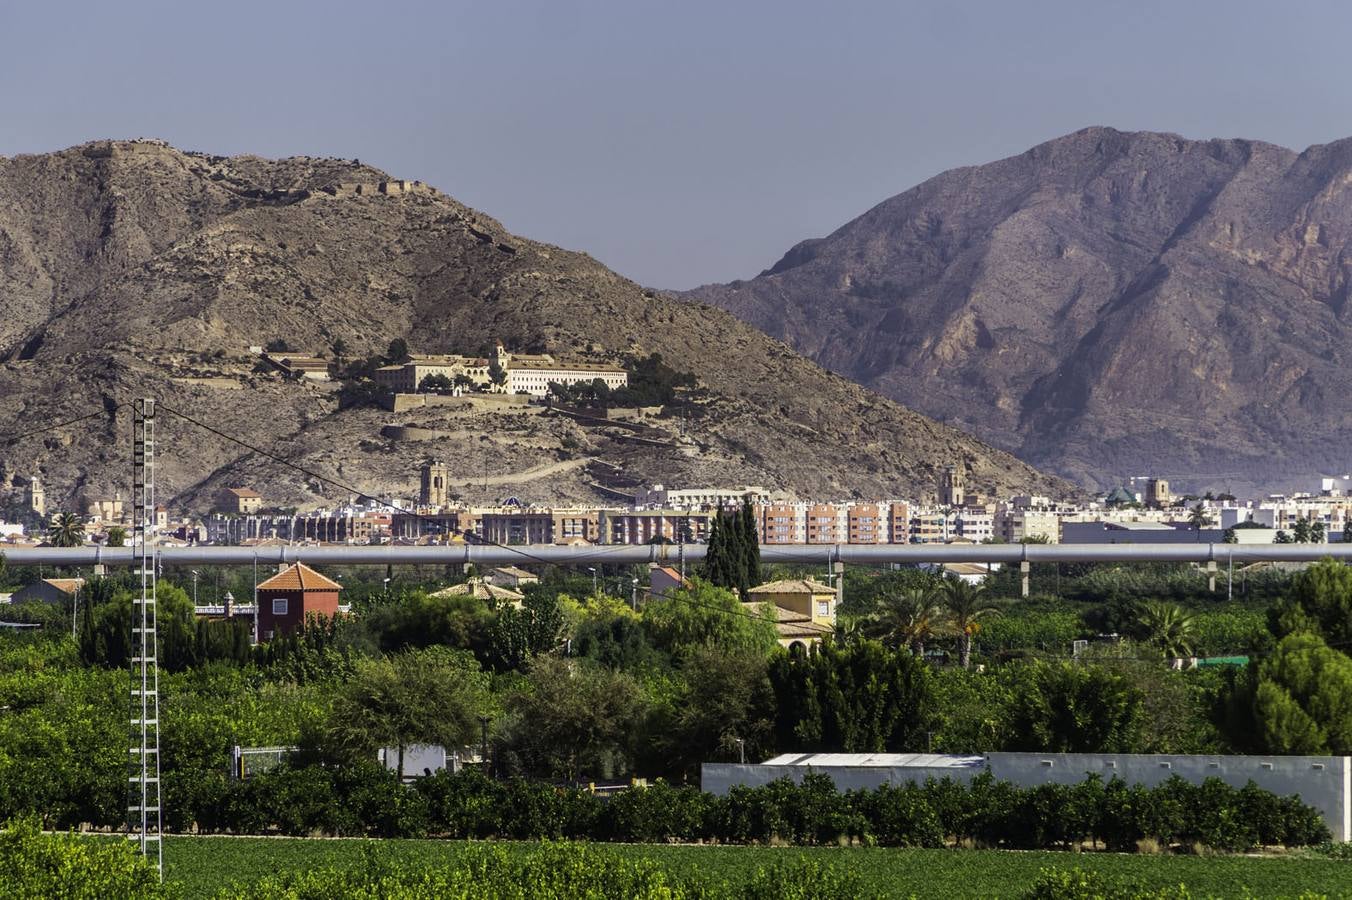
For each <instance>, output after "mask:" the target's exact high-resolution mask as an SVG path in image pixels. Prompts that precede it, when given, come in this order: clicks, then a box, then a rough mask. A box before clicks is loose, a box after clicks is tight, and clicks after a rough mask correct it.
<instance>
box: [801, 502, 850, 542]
mask: <svg viewBox="0 0 1352 900" xmlns="http://www.w3.org/2000/svg"><path fill="white" fill-rule="evenodd" d="M806 515H807V543H809V544H843V543H845V541H844V540H843V538H844V537H845V535H844V534H842V533H841V531H842V529H841V527H840V526H841V518H842V516H841V514H840V509H839V508H838V507H836V505H835V504H833V503H812V504H809V505H808V508H807V514H806Z"/></svg>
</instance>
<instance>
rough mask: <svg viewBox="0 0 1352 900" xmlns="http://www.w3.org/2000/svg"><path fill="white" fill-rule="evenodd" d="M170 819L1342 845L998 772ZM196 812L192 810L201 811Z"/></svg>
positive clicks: (495, 795)
mask: <svg viewBox="0 0 1352 900" xmlns="http://www.w3.org/2000/svg"><path fill="white" fill-rule="evenodd" d="M197 788H198V790H197V791H195V792H194V793H192V794H191V795H189V794H188V793H186V792H179V791H176V792H175V794H176V796H177V797H178V801H179V802H180V803H181V804H185V805H182V806H180V807H179V808H177V809H174V808H173V807H170V816H171V818H170V820H169V824H170V826H171V827H173V828H175V829H177V830H184V829H186V828H188V827H189V826H191V825H193V824H195V826H196V828H197V829H198V830H200V831H204V832H229V833H237V834H259V833H281V834H288V835H308V834H319V833H323V834H337V835H351V836H357V835H366V836H377V837H424V836H436V837H446V838H458V839H484V838H512V839H519V840H537V839H543V840H589V841H621V842H629V843H662V842H668V841H679V842H718V843H732V844H752V843H767V842H770V841H772V840H773V841H781V842H786V843H791V844H799V845H835V844H838V843H842V842H858V843H863V844H877V845H881V846H889V847H941V846H944V845H945V844H946V843H949V842H963V841H967V842H972V843H976V844H981V845H985V846H991V847H1009V848H1018V849H1038V848H1069V847H1073V846H1078V845H1080V844H1083V843H1092V844H1095V845H1100V846H1104V847H1107V848H1109V849H1112V850H1123V851H1132V850H1135V849H1136V847H1137V842H1139V841H1142V840H1144V839H1150V840H1153V841H1154V842H1155V843H1157V844H1159V845H1161V846H1170V845H1182V846H1191V845H1193V844H1203V845H1206V846H1208V847H1212V848H1215V849H1218V850H1227V851H1243V850H1248V849H1250V848H1252V847H1256V846H1260V845H1277V844H1281V845H1285V846H1306V845H1310V844H1318V843H1320V842H1323V841H1326V840H1328V838H1329V832H1328V829H1327V828H1326V827H1325V826H1324V823H1323V821H1322V820H1321V818H1320V816H1319V814H1318V812H1316V811H1315V810H1314V809H1312V808H1310V807H1309V806H1306V805H1305V804H1304V803H1302V802H1301V801H1300V800H1299V799H1297V798H1283V797H1278V796H1276V795H1275V794H1272V793H1270V792H1268V791H1265V790H1262V789H1260V788H1258V787H1257V786H1256V785H1254V784H1252V783H1250V784H1248V785H1247V786H1246V787H1244V788H1241V789H1235V788H1232V787H1230V786H1228V785H1226V784H1225V783H1224V782H1222V781H1220V780H1218V779H1214V778H1213V779H1207V780H1206V781H1205V782H1203V783H1201V784H1199V785H1194V784H1190V783H1189V782H1187V781H1184V780H1183V779H1182V778H1179V777H1178V776H1174V777H1173V778H1171V779H1170V780H1168V781H1167V782H1165V783H1163V784H1161V785H1160V786H1158V787H1154V788H1146V787H1141V786H1129V785H1127V784H1126V783H1125V782H1123V781H1121V780H1118V779H1114V780H1112V781H1108V782H1104V781H1103V780H1102V779H1100V778H1098V777H1097V776H1091V777H1090V778H1088V779H1086V780H1085V781H1083V782H1081V783H1079V784H1075V785H1042V786H1039V787H1032V788H1020V787H1017V786H1015V785H1012V784H1010V783H1008V782H1000V781H996V780H995V779H994V778H992V777H991V776H990V775H989V774H983V775H981V776H978V777H976V778H974V779H973V780H972V781H971V783H970V784H964V783H961V782H957V781H952V780H948V779H945V780H942V781H933V780H931V781H927V782H925V783H923V784H913V783H908V784H903V785H883V786H881V787H879V788H876V789H874V790H852V791H846V792H844V793H842V792H839V791H837V790H836V788H835V785H834V784H833V783H832V781H831V779H830V778H829V777H827V776H825V775H808V776H806V777H805V778H804V779H803V782H802V783H801V784H795V783H793V782H792V781H790V780H788V779H781V780H779V781H775V782H772V783H770V784H768V785H765V786H763V787H756V788H750V787H736V788H733V789H732V790H731V791H729V793H728V794H727V795H726V796H723V797H718V796H715V795H713V794H707V793H703V792H701V791H700V790H698V789H697V788H693V787H673V786H671V785H669V784H666V783H665V782H662V781H658V782H656V783H654V784H653V785H652V786H650V787H647V788H639V789H633V790H627V791H624V792H622V793H620V794H618V795H616V796H614V797H611V798H604V797H600V796H597V795H595V794H592V793H590V792H588V791H585V790H580V789H577V788H558V787H554V786H552V785H549V784H542V783H540V782H531V781H524V780H520V779H513V780H505V781H497V780H493V779H490V778H486V777H484V776H483V775H481V774H479V773H478V772H461V773H459V774H450V773H448V772H439V773H436V774H434V775H431V776H429V777H425V778H421V779H419V780H418V781H417V782H415V783H414V784H413V785H412V786H409V787H405V786H403V785H401V784H400V783H399V782H398V780H397V779H396V778H395V776H394V775H393V774H391V773H389V772H387V771H386V770H384V769H382V768H379V767H376V766H369V767H367V766H361V767H350V768H344V769H341V770H338V769H328V768H324V767H321V766H303V767H295V768H291V767H281V768H278V769H276V770H273V771H271V772H268V773H265V774H262V775H258V776H256V777H254V778H251V779H249V780H247V781H242V782H240V781H227V780H224V779H222V780H220V781H218V782H215V783H206V782H201V781H199V782H198V783H197ZM190 800H191V801H193V802H194V803H195V804H196V805H187V804H188V802H189V801H190Z"/></svg>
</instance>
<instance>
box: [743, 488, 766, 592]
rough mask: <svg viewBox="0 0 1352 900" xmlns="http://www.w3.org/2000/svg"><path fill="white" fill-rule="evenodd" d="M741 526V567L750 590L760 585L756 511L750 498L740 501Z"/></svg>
mask: <svg viewBox="0 0 1352 900" xmlns="http://www.w3.org/2000/svg"><path fill="white" fill-rule="evenodd" d="M741 526H742V558H743V563H742V565H743V568H744V570H745V572H746V582H747V588H748V589H750V588H753V587H755V586H756V585H758V584H760V580H761V577H760V576H761V573H760V568H761V559H760V538H759V537H758V536H757V533H756V510H755V508H754V507H752V505H751V500H750V498H747V499H744V500H743V501H742V515H741Z"/></svg>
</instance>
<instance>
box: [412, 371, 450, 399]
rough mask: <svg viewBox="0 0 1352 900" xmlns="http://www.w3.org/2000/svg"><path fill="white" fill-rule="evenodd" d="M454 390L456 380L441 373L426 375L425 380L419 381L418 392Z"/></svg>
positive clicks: (432, 392) (448, 391)
mask: <svg viewBox="0 0 1352 900" xmlns="http://www.w3.org/2000/svg"><path fill="white" fill-rule="evenodd" d="M454 392H455V382H453V381H451V379H449V378H447V377H446V376H445V375H442V374H440V373H437V374H435V375H424V376H423V380H422V381H420V382H418V393H420V394H451V393H454Z"/></svg>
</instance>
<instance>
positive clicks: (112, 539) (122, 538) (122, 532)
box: [107, 525, 127, 547]
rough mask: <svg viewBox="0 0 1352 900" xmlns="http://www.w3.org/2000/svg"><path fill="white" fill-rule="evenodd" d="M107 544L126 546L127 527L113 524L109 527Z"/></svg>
mask: <svg viewBox="0 0 1352 900" xmlns="http://www.w3.org/2000/svg"><path fill="white" fill-rule="evenodd" d="M107 545H108V546H109V547H125V546H126V545H127V529H125V528H123V527H122V526H121V525H113V526H111V527H110V528H109V529H108V540H107Z"/></svg>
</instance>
